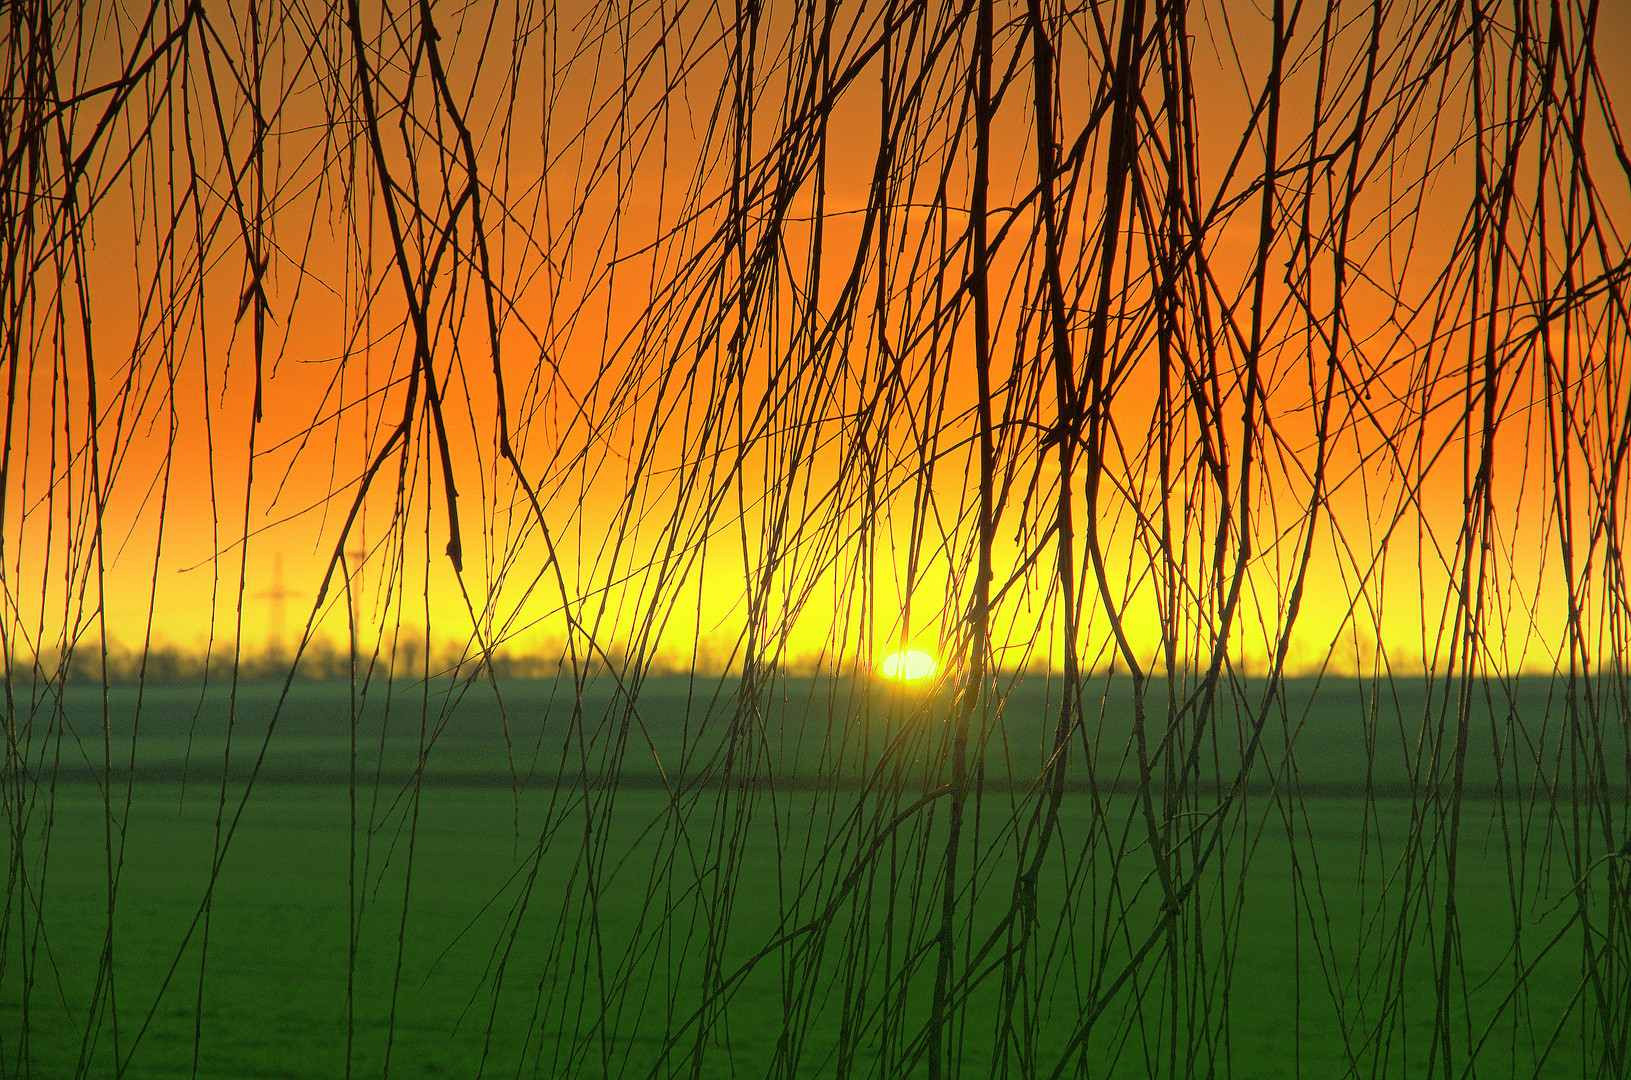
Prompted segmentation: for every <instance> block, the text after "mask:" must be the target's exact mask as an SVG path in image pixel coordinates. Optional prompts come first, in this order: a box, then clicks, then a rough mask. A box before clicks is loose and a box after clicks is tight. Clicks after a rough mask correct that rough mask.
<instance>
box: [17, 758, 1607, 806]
mask: <svg viewBox="0 0 1631 1080" xmlns="http://www.w3.org/2000/svg"><path fill="white" fill-rule="evenodd" d="M38 779H39V781H40V782H42V783H50V782H52V781H56V782H59V783H89V784H96V785H102V784H105V783H109V782H110V781H111V782H112V783H114V784H125V783H127V782H140V783H156V784H170V783H174V784H179V783H182V782H183V780H185V781H186V782H187V783H190V784H193V783H200V782H203V783H209V784H219V783H220V782H221V779H222V778H221V771H220V770H219V769H215V770H201V769H199V768H198V767H197V765H196V764H195V765H193V766H190V767H188V768H187V769H185V770H184V769H182V768H181V767H179V766H177V767H169V766H164V765H154V766H144V767H141V768H138V769H136V770H135V771H134V773H132V772H131V771H130V770H128V769H115V770H113V771H112V773H111V774H110V773H109V772H108V771H106V770H103V769H97V768H91V767H86V766H61V767H58V768H56V769H54V770H49V771H48V772H42V773H41V774H40V776H39V778H38ZM229 779H233V780H242V779H244V777H241V776H238V777H231V778H229ZM347 779H348V778H347V774H346V772H345V771H344V770H341V769H311V768H298V769H291V768H278V767H276V766H272V765H268V766H265V767H263V768H262V769H261V771H260V773H259V774H258V775H257V777H256V781H255V782H256V783H257V784H261V783H274V784H309V785H314V786H321V785H327V784H339V785H344V784H345V783H346V782H347ZM415 779H416V774H415V773H414V772H413V771H412V770H406V769H403V770H386V771H384V772H381V773H380V774H379V786H380V787H381V788H391V787H398V786H403V785H406V784H409V783H412V782H413V781H414V780H415ZM417 779H418V781H419V783H420V784H421V785H429V786H440V787H454V788H503V789H505V790H513V789H517V788H518V789H519V790H521V791H549V790H554V789H569V790H573V789H589V790H599V789H601V788H604V787H606V786H607V784H608V783H609V782H615V784H616V786H617V787H619V788H620V789H624V790H630V791H646V790H660V789H665V788H673V789H675V790H677V791H699V790H700V791H713V790H718V789H720V788H725V787H729V788H730V789H732V790H744V789H745V790H754V791H765V792H832V791H843V792H858V791H867V790H870V791H876V792H879V793H888V792H897V791H898V792H906V793H919V794H920V793H923V792H927V791H929V790H931V789H932V788H933V787H934V785H932V784H917V783H899V784H888V783H882V784H881V783H879V782H878V781H876V780H869V779H865V778H861V777H846V776H836V777H834V776H809V775H802V776H801V775H796V774H795V775H786V776H777V777H774V778H769V779H749V778H743V777H733V778H731V779H730V780H728V781H721V780H720V779H718V778H717V777H713V776H707V777H696V778H692V779H685V778H676V777H673V776H670V777H667V778H664V777H661V776H658V775H656V774H642V773H621V774H619V775H618V776H617V777H616V780H615V781H610V780H609V778H608V777H607V776H604V775H600V774H591V775H587V776H573V777H568V778H564V779H555V778H553V777H530V778H528V777H521V778H517V777H515V776H514V775H513V774H511V773H508V772H503V771H492V770H447V771H427V772H425V773H424V774H423V776H421V777H417ZM1062 786H1063V790H1064V792H1065V794H1067V795H1086V794H1089V793H1091V792H1093V791H1097V792H1099V793H1100V794H1107V795H1132V794H1136V793H1138V791H1139V785H1138V783H1137V781H1136V780H1124V781H1117V780H1105V779H1101V780H1098V781H1096V782H1089V781H1087V780H1070V779H1067V780H1065V781H1064V783H1063V785H1062ZM1035 787H1036V785H1035V783H1034V782H1032V781H1021V780H1002V779H1000V778H998V779H993V778H991V777H989V776H987V777H986V779H985V781H984V783H983V789H984V792H985V794H987V795H993V794H1006V795H1025V794H1027V793H1029V792H1031V791H1033V790H1034V789H1035ZM1276 790H1278V791H1279V792H1280V793H1282V794H1287V795H1289V794H1293V793H1294V794H1296V795H1301V796H1307V797H1312V798H1354V799H1364V798H1385V799H1405V798H1427V797H1430V796H1432V795H1433V794H1434V789H1433V788H1432V787H1431V786H1427V785H1416V784H1411V783H1408V782H1381V783H1371V784H1369V785H1366V784H1365V783H1363V782H1362V781H1343V780H1315V781H1304V782H1302V783H1300V784H1298V785H1297V787H1296V788H1295V790H1294V792H1293V789H1290V788H1288V787H1286V786H1285V785H1273V784H1269V783H1251V782H1248V783H1247V784H1246V785H1245V786H1244V787H1243V788H1242V793H1243V794H1246V795H1250V796H1257V797H1261V796H1268V795H1273V794H1275V792H1276ZM1224 791H1225V785H1222V784H1216V783H1207V782H1205V781H1200V782H1192V783H1190V784H1189V785H1187V786H1186V788H1185V792H1186V793H1187V794H1191V795H1202V796H1214V797H1215V796H1219V795H1222V794H1223V793H1224ZM1151 793H1152V795H1159V794H1161V793H1162V789H1161V788H1160V787H1159V786H1155V787H1152V788H1151ZM1462 793H1463V794H1464V795H1465V796H1467V797H1468V798H1476V799H1505V800H1509V801H1510V800H1520V801H1521V800H1530V799H1535V798H1544V799H1562V800H1570V799H1574V798H1576V797H1577V796H1581V797H1584V796H1587V795H1593V794H1594V795H1596V796H1598V797H1601V796H1603V795H1604V794H1607V795H1608V797H1610V798H1618V797H1625V796H1628V795H1631V789H1620V788H1616V789H1614V790H1612V791H1609V792H1607V793H1604V792H1601V791H1598V792H1587V791H1583V790H1578V789H1577V788H1576V787H1575V786H1574V785H1567V784H1559V785H1557V786H1555V787H1537V786H1533V785H1521V784H1514V783H1512V782H1511V781H1506V782H1504V783H1502V784H1490V783H1466V784H1464V785H1463V786H1462Z"/></svg>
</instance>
